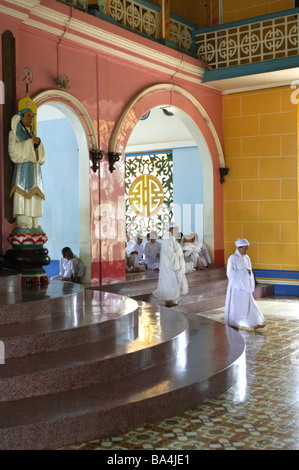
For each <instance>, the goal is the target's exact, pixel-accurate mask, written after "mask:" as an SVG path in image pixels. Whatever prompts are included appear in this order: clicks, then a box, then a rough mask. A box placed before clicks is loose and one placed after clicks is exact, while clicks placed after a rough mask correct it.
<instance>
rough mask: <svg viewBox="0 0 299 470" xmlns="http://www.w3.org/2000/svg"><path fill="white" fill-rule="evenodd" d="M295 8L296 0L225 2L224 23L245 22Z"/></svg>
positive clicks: (238, 0) (225, 0)
mask: <svg viewBox="0 0 299 470" xmlns="http://www.w3.org/2000/svg"><path fill="white" fill-rule="evenodd" d="M289 8H294V0H272V1H270V2H269V1H268V0H241V1H240V0H223V22H224V23H228V22H230V21H238V20H243V19H245V18H252V17H253V16H260V15H266V14H268V13H274V12H276V11H282V10H288V9H289Z"/></svg>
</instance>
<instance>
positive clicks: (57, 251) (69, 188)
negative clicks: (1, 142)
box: [37, 118, 79, 277]
mask: <svg viewBox="0 0 299 470" xmlns="http://www.w3.org/2000/svg"><path fill="white" fill-rule="evenodd" d="M37 134H38V136H39V137H40V138H41V139H42V142H43V144H44V147H45V152H46V161H45V164H44V165H43V167H42V173H43V183H44V192H45V197H46V200H45V201H44V203H43V217H42V218H40V219H39V223H40V225H41V226H42V229H43V230H44V232H45V233H46V235H47V237H48V241H47V243H46V244H45V247H46V248H47V249H48V250H49V256H50V258H51V260H52V262H51V264H50V265H49V266H45V270H46V272H47V275H48V276H49V277H50V276H51V275H53V274H58V272H59V267H58V263H57V261H58V260H59V259H60V258H61V249H62V248H63V247H64V246H70V247H71V249H72V250H73V252H74V253H75V254H78V253H79V194H78V187H79V182H78V181H79V173H78V172H79V152H78V143H77V139H76V136H75V133H74V131H73V128H72V125H71V124H70V122H69V120H68V119H67V118H62V119H55V120H49V121H41V122H38V125H37ZM49 195H51V196H49Z"/></svg>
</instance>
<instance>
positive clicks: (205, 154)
mask: <svg viewBox="0 0 299 470" xmlns="http://www.w3.org/2000/svg"><path fill="white" fill-rule="evenodd" d="M163 106H164V107H165V106H166V107H167V106H172V107H174V109H175V110H176V113H177V116H178V117H179V119H180V120H181V122H182V123H184V125H185V126H186V127H187V128H188V129H189V131H190V133H191V135H192V138H193V139H194V142H195V143H196V145H197V147H198V149H200V153H201V161H202V166H203V174H204V179H203V180H204V185H203V192H204V204H203V206H204V208H203V218H204V241H205V243H206V244H207V245H208V246H209V248H210V251H211V252H212V253H213V258H214V262H215V265H218V266H220V265H223V263H224V234H223V188H222V185H221V183H220V172H219V168H221V167H223V168H224V167H225V161H224V156H223V151H222V147H221V144H220V139H219V137H218V134H217V131H216V129H215V128H214V126H213V123H212V121H211V119H210V117H209V116H208V114H207V113H206V111H205V109H204V108H203V106H202V105H201V104H200V103H199V102H198V101H197V100H196V99H195V98H194V97H193V96H192V95H190V94H189V93H188V92H186V91H185V90H184V89H182V88H180V87H177V86H172V85H168V84H161V85H156V86H153V87H150V88H148V89H146V90H144V91H143V92H141V93H140V94H138V95H137V96H136V97H135V98H134V99H133V100H132V101H131V102H130V103H129V104H128V106H127V107H126V109H125V110H124V112H123V114H122V116H121V119H120V120H119V122H118V125H117V126H116V128H115V131H114V134H113V136H112V140H111V146H110V150H111V152H121V153H125V149H126V146H127V143H128V141H129V138H130V135H131V133H132V132H133V129H134V128H135V126H136V124H137V123H138V122H139V120H140V118H141V117H142V116H144V115H145V114H146V113H147V112H148V111H149V110H150V109H153V108H154V107H163Z"/></svg>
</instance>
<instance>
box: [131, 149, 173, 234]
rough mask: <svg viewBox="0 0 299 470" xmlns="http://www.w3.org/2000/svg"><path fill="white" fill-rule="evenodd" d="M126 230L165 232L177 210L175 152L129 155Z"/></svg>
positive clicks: (136, 232)
mask: <svg viewBox="0 0 299 470" xmlns="http://www.w3.org/2000/svg"><path fill="white" fill-rule="evenodd" d="M125 187H126V231H128V232H131V234H132V235H133V236H136V235H137V234H138V233H141V234H142V235H143V236H145V237H146V235H147V233H149V232H150V231H151V230H155V231H156V232H157V233H158V236H162V234H163V232H164V227H165V223H166V222H167V221H168V220H171V219H172V214H173V163H172V152H171V151H165V152H154V153H146V154H145V153H142V154H134V155H132V154H130V155H126V161H125Z"/></svg>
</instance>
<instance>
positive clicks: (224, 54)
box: [59, 0, 299, 69]
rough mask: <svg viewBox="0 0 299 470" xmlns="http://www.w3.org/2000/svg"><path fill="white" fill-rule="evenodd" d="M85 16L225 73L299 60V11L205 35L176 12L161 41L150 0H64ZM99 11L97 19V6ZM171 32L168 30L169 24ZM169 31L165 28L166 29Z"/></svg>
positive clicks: (206, 31)
mask: <svg viewBox="0 0 299 470" xmlns="http://www.w3.org/2000/svg"><path fill="white" fill-rule="evenodd" d="M59 1H60V2H63V3H66V4H69V5H72V6H74V7H76V8H81V9H83V10H85V11H88V12H90V13H93V14H95V15H96V16H101V17H102V18H104V19H109V18H110V19H112V21H114V22H116V23H118V24H119V25H121V26H124V27H126V28H129V29H131V30H133V31H136V32H138V33H140V34H143V35H145V36H148V37H150V38H152V39H155V40H158V41H159V40H161V39H162V40H163V39H166V40H167V41H166V43H167V45H168V46H171V47H176V48H177V49H180V50H182V51H183V52H186V53H188V54H192V55H194V56H196V57H198V58H199V59H200V60H202V61H204V62H206V63H208V64H209V67H210V69H221V68H228V67H234V66H237V65H246V64H252V63H262V62H264V61H269V60H273V59H282V58H289V57H292V56H293V57H294V56H298V55H299V8H293V9H291V10H284V11H280V12H277V13H272V14H269V15H263V16H260V17H254V18H249V19H245V20H241V21H236V22H232V23H225V24H222V25H218V26H213V27H210V28H205V29H201V30H196V29H195V26H196V25H195V23H192V22H190V21H188V20H185V19H184V18H182V17H180V16H178V15H175V14H174V13H170V15H169V16H168V19H167V17H165V18H164V20H165V22H167V21H168V27H169V28H168V29H169V37H167V36H166V37H161V21H162V19H163V18H162V14H161V13H162V12H161V8H160V7H159V6H157V5H155V4H153V3H151V2H149V1H147V0H97V1H96V0H59ZM94 4H96V5H97V6H96V8H97V9H98V10H99V13H98V14H97V12H96V10H95V9H93V5H94ZM164 26H165V28H164V29H165V30H167V25H164ZM162 29H163V28H162Z"/></svg>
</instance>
